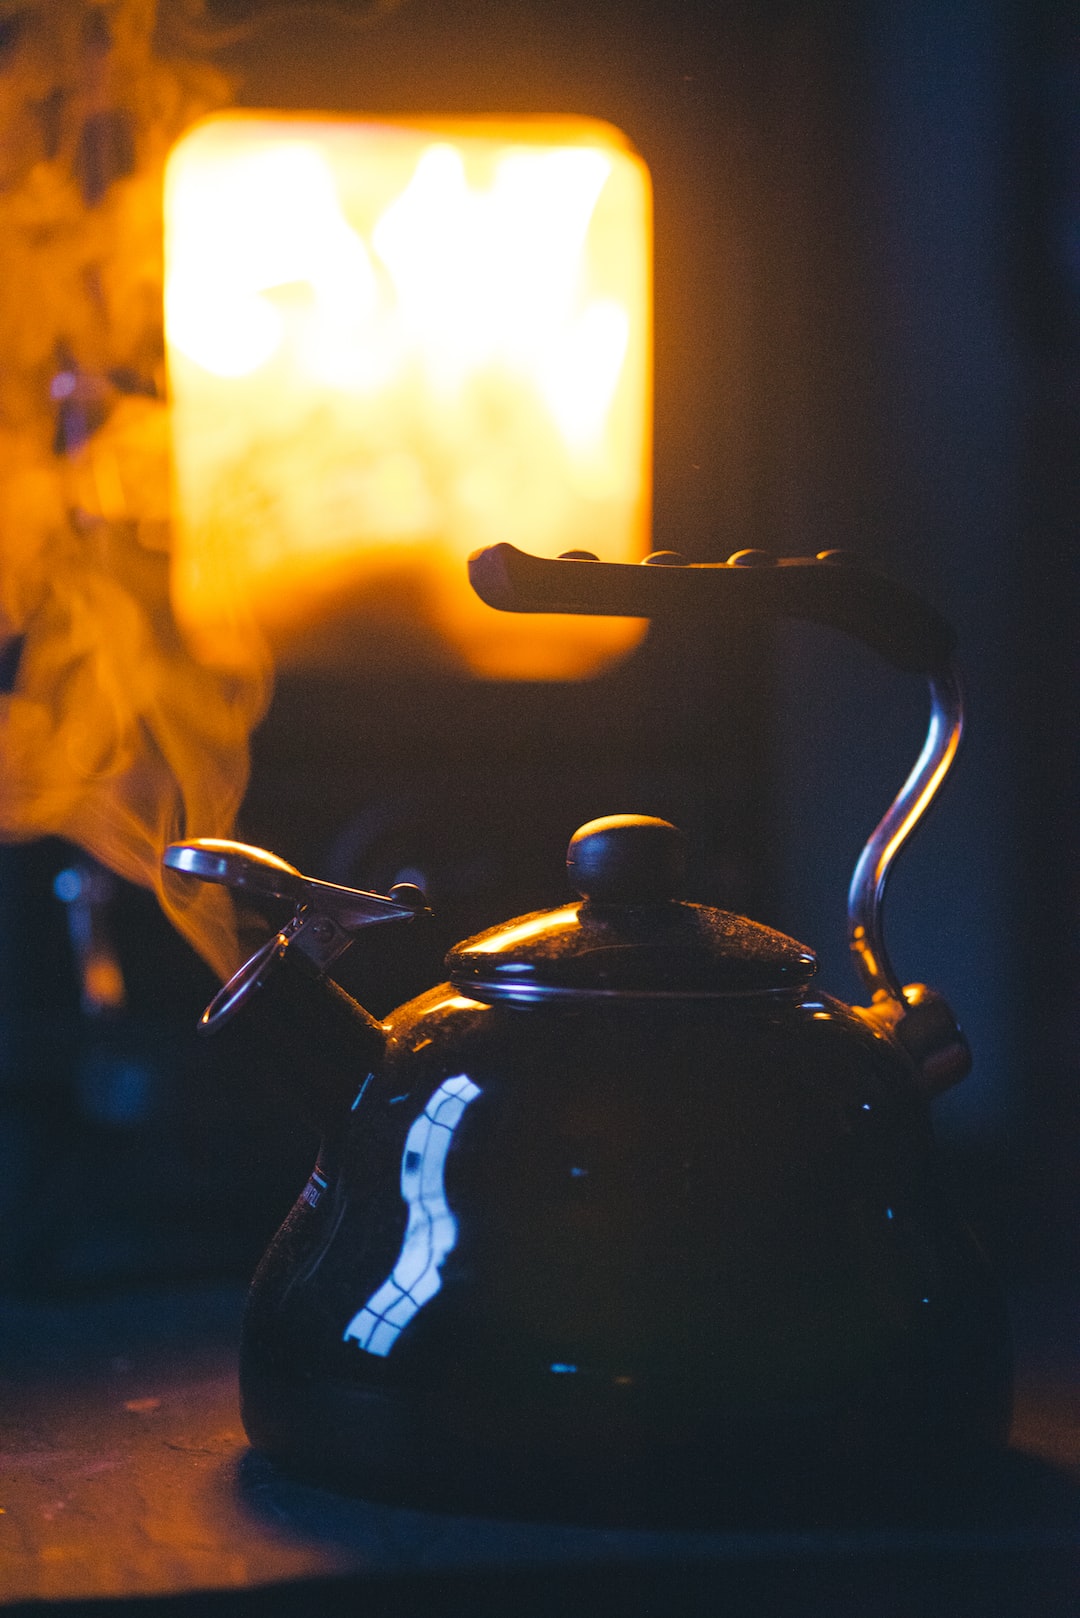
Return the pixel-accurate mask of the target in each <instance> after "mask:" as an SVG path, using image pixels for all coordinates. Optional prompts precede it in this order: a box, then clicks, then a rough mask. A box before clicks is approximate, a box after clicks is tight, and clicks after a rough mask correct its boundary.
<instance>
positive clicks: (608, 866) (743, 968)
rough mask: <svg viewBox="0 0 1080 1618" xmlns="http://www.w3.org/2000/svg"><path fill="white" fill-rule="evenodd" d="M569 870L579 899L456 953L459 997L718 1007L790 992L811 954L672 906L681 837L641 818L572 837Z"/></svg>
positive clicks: (731, 918)
mask: <svg viewBox="0 0 1080 1618" xmlns="http://www.w3.org/2000/svg"><path fill="white" fill-rule="evenodd" d="M566 863H567V869H568V871H569V873H570V877H571V880H572V881H573V883H574V886H575V887H576V888H577V890H578V892H579V893H580V894H581V900H580V901H579V902H577V903H574V904H569V905H564V906H563V907H562V908H561V909H558V910H542V911H535V912H533V913H532V914H530V915H527V916H519V917H517V918H516V919H515V920H513V921H509V922H504V923H503V924H502V925H501V926H498V927H491V928H489V929H488V930H487V931H486V932H483V933H478V934H477V935H476V937H474V938H468V939H466V940H465V941H464V943H461V944H457V945H455V947H454V948H453V949H452V950H451V951H450V953H449V954H448V955H447V957H446V967H447V971H448V973H449V976H450V980H451V982H452V983H453V984H454V986H455V987H456V988H459V989H461V990H462V991H464V992H466V993H468V994H469V995H471V996H472V997H473V998H475V999H479V1000H513V1001H518V1002H526V1001H536V1000H561V999H568V998H574V999H577V998H579V997H596V996H605V997H606V996H609V995H624V996H631V997H634V998H692V999H697V998H715V997H720V996H732V995H748V994H770V993H771V994H776V993H783V992H787V993H791V992H792V991H793V990H796V989H799V988H801V987H802V986H803V985H804V984H805V983H807V982H808V981H809V979H810V978H811V977H812V976H813V974H814V971H815V970H816V967H817V959H816V957H815V955H814V952H813V950H811V949H808V948H807V947H806V945H805V944H799V943H797V942H796V941H795V939H793V938H788V937H787V936H786V935H785V934H784V933H778V932H776V931H774V929H773V928H771V927H765V926H762V924H761V923H760V922H756V921H750V920H748V919H747V918H746V917H745V916H738V915H734V914H732V913H731V912H730V911H727V910H715V909H713V908H711V907H710V906H708V905H699V904H688V903H684V902H681V901H680V900H679V898H678V897H677V895H678V893H679V890H680V889H681V887H682V883H683V880H684V877H685V873H686V843H685V839H684V837H683V834H682V832H680V831H679V830H678V828H677V827H675V826H673V825H671V823H670V822H669V821H666V820H655V819H653V818H652V817H651V816H646V815H608V816H605V817H604V818H603V819H601V820H590V821H589V822H588V824H587V825H585V826H582V827H581V828H580V829H579V830H578V831H576V832H575V833H574V836H573V837H572V838H571V840H570V847H569V849H568V851H567V856H566Z"/></svg>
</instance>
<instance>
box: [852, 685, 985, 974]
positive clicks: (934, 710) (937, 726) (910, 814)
mask: <svg viewBox="0 0 1080 1618" xmlns="http://www.w3.org/2000/svg"><path fill="white" fill-rule="evenodd" d="M929 684H930V725H929V728H928V730H927V733H926V740H925V742H924V743H923V749H922V752H921V753H920V754H919V757H918V759H917V760H916V762H915V767H914V769H913V770H912V771H911V774H910V775H909V776H908V778H907V780H906V781H905V782H904V784H903V786H902V787H901V788H900V791H899V792H898V793H897V795H896V797H895V798H894V800H893V802H892V804H891V805H890V807H889V809H888V811H887V812H886V814H885V815H884V816H883V817H882V819H881V820H880V822H879V823H878V825H877V826H876V827H875V828H874V830H873V832H872V833H871V835H870V838H869V840H868V841H867V844H866V847H865V848H864V849H863V851H862V853H861V855H860V856H859V860H858V863H857V864H856V866H855V870H854V873H853V875H852V878H851V886H850V888H849V889H848V931H849V939H850V943H851V949H852V952H853V954H854V956H855V965H856V967H857V969H858V972H859V976H860V977H861V978H862V981H863V983H864V984H865V985H866V987H867V989H868V990H869V992H870V994H871V996H872V997H873V998H875V999H880V998H882V997H887V998H888V999H889V1000H892V1001H895V1002H897V1003H898V1004H899V1005H901V1006H904V1005H905V1004H906V1000H905V995H904V990H903V988H902V987H901V983H900V979H899V977H898V976H897V974H896V970H895V968H894V967H893V964H892V962H891V961H890V959H889V956H888V952H887V951H886V949H885V942H884V939H883V937H882V925H881V910H882V902H883V900H884V897H885V885H886V883H887V881H888V878H889V872H890V870H891V869H892V865H893V861H894V860H895V859H896V856H897V854H898V853H899V852H900V849H901V848H902V847H903V845H904V843H905V842H906V841H907V839H908V837H909V836H910V835H911V833H912V831H914V829H915V827H916V825H917V824H918V822H919V821H920V820H921V818H922V816H923V815H924V813H925V812H926V810H927V809H928V808H929V806H930V804H931V802H932V801H933V799H934V797H935V796H936V794H937V791H938V788H939V787H940V786H941V783H942V781H944V779H945V777H946V775H947V774H948V772H949V768H950V766H951V764H952V761H953V759H954V758H955V757H956V750H957V748H958V747H959V745H960V737H961V735H962V733H963V727H964V704H963V694H962V692H961V689H960V681H959V678H958V677H957V674H956V672H955V670H954V669H952V668H949V669H947V670H946V671H945V672H944V673H942V674H938V675H933V676H931V678H930V682H929Z"/></svg>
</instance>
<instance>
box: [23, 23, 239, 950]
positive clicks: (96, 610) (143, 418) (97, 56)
mask: <svg viewBox="0 0 1080 1618" xmlns="http://www.w3.org/2000/svg"><path fill="white" fill-rule="evenodd" d="M155 12H156V5H155V0H108V3H105V4H97V5H93V4H89V3H88V0H39V3H38V4H36V5H35V4H32V3H31V4H29V5H27V4H20V5H19V7H18V10H15V9H13V8H12V7H11V6H10V5H9V4H5V3H4V0H0V642H6V643H7V645H8V646H9V649H12V650H13V649H14V648H15V647H16V646H17V645H18V643H19V641H21V650H20V651H19V655H18V664H17V673H16V675H15V679H14V684H13V688H12V689H11V690H10V692H8V693H6V694H3V695H0V762H2V768H0V838H3V839H4V840H7V841H14V840H19V839H25V838H31V837H37V836H40V835H43V834H48V833H52V834H57V835H59V836H62V837H65V838H69V839H70V840H72V841H73V842H76V843H78V844H80V845H81V846H82V847H83V848H85V849H86V850H87V851H88V852H89V853H90V854H92V855H93V856H95V857H96V858H97V859H99V860H101V861H102V862H103V863H104V864H106V865H108V866H109V867H111V869H113V870H114V871H116V872H118V873H119V874H120V875H121V876H123V877H126V878H128V879H130V880H133V881H136V882H139V883H142V884H144V885H146V886H148V887H151V888H153V889H155V890H156V891H157V893H158V895H159V897H160V898H161V900H162V903H163V905H164V906H165V908H166V910H167V912H168V913H169V914H170V916H171V917H172V919H173V920H174V922H175V923H176V925H177V926H178V927H179V928H180V929H181V931H182V932H184V934H185V935H186V936H187V937H188V938H189V939H190V940H191V942H192V943H193V944H194V945H195V947H196V948H197V949H198V950H199V951H200V953H201V954H202V955H203V956H204V958H205V959H206V960H207V961H208V962H210V964H211V965H212V966H213V967H214V968H215V969H216V970H217V971H218V972H219V973H221V974H222V975H225V974H226V973H227V972H229V971H230V970H231V969H232V967H233V966H234V965H235V958H236V944H235V935H234V930H233V920H232V913H231V907H230V905H229V903H228V900H227V896H226V895H225V894H223V893H222V892H221V891H220V890H217V889H207V888H203V887H200V888H198V889H196V890H194V891H192V892H188V891H186V890H184V891H181V890H180V888H179V885H177V889H176V890H175V891H174V890H172V889H170V890H169V891H167V892H166V891H165V890H164V889H163V887H162V877H161V872H160V855H161V850H162V848H163V846H164V845H165V843H167V842H168V841H170V840H172V839H175V838H179V837H189V836H225V835H228V833H229V831H230V829H231V826H232V823H233V819H234V817H235V814H236V810H237V808H238V806H239V803H240V801H241V798H242V796H243V793H244V789H245V786H246V782H247V771H248V736H249V734H250V730H251V728H252V726H253V725H254V724H255V723H256V722H257V720H258V718H259V717H260V715H261V714H262V712H263V711H264V709H265V705H266V702H267V699H268V693H269V669H268V664H267V662H266V659H265V656H264V654H263V652H262V648H261V644H260V642H259V640H258V638H257V636H256V634H255V633H254V631H253V630H251V631H250V632H248V633H247V634H246V636H245V637H244V638H243V641H242V644H243V646H244V649H245V652H244V656H243V658H241V659H240V660H239V661H237V660H236V659H235V658H234V660H233V662H232V663H231V665H230V668H229V669H228V670H227V671H225V670H221V669H218V668H214V667H211V666H209V665H208V664H206V663H205V662H201V661H199V660H198V659H197V658H196V657H195V656H194V655H193V653H192V652H191V650H190V649H189V648H188V647H187V646H186V645H185V643H184V642H183V640H182V638H181V637H180V635H179V633H178V631H177V628H176V625H175V623H174V620H173V615H172V611H171V608H170V604H169V593H168V574H169V553H170V545H171V534H170V522H169V506H170V479H171V473H170V462H169V448H168V420H167V407H166V404H165V401H164V362H163V338H162V329H161V323H162V315H161V284H162V222H161V194H162V172H163V166H164V161H165V157H166V155H167V153H168V150H169V149H170V147H171V145H172V143H173V142H174V140H175V139H176V137H177V135H178V134H179V133H180V132H181V130H182V129H183V128H185V127H186V126H187V125H188V124H189V123H190V122H192V121H193V120H194V119H195V118H197V117H199V116H201V115H202V114H204V113H205V112H207V111H209V110H211V109H212V108H214V107H215V106H219V105H221V104H222V103H223V102H224V101H226V100H227V99H228V87H227V85H226V83H225V81H224V80H223V79H222V77H221V76H220V75H219V74H218V73H217V72H216V71H215V70H213V69H211V68H209V67H207V66H206V65H205V64H202V63H192V62H189V61H179V60H169V61H165V60H162V59H161V58H160V57H159V56H157V55H156V54H155V50H154V26H155ZM16 637H18V641H17V640H16Z"/></svg>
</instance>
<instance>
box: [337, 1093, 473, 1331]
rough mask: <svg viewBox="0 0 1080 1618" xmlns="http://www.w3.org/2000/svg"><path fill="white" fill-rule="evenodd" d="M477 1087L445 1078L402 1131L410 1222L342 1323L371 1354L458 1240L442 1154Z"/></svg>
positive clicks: (403, 1318)
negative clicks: (382, 1275) (389, 1268)
mask: <svg viewBox="0 0 1080 1618" xmlns="http://www.w3.org/2000/svg"><path fill="white" fill-rule="evenodd" d="M479 1094H480V1090H479V1087H478V1086H477V1085H475V1084H473V1082H472V1080H471V1079H470V1078H468V1076H467V1075H466V1074H464V1073H458V1074H457V1075H456V1076H455V1077H454V1078H452V1079H445V1080H444V1081H443V1083H442V1084H440V1085H439V1088H438V1089H437V1090H436V1091H435V1093H434V1095H433V1096H432V1097H431V1100H430V1101H429V1102H428V1104H427V1106H426V1107H425V1108H424V1110H423V1112H422V1113H421V1114H420V1116H419V1118H417V1119H416V1121H415V1122H414V1123H413V1125H412V1127H411V1128H410V1130H409V1133H408V1135H407V1136H406V1137H405V1152H404V1155H403V1156H402V1159H401V1195H402V1197H403V1198H404V1200H405V1202H406V1203H407V1205H408V1209H409V1222H408V1224H407V1226H406V1227H405V1240H404V1242H403V1243H402V1246H401V1253H400V1255H399V1257H398V1261H397V1263H396V1264H395V1265H394V1269H393V1273H392V1274H391V1275H390V1276H389V1277H388V1278H387V1279H386V1280H385V1281H384V1282H383V1284H382V1286H381V1287H379V1288H378V1290H377V1291H375V1292H373V1293H372V1294H371V1297H370V1298H369V1299H368V1300H367V1302H366V1303H365V1304H364V1306H363V1308H361V1309H360V1310H358V1311H357V1313H356V1314H355V1315H354V1316H353V1318H352V1320H350V1322H349V1324H348V1325H347V1326H346V1328H345V1341H346V1342H348V1341H349V1339H350V1338H352V1339H353V1341H354V1342H355V1343H356V1344H357V1345H358V1346H359V1347H360V1348H362V1349H365V1350H366V1351H367V1353H369V1354H378V1355H380V1356H385V1355H387V1354H389V1352H390V1350H391V1349H392V1348H393V1346H394V1344H395V1343H396V1341H397V1339H398V1336H399V1335H400V1333H401V1332H402V1330H403V1329H404V1328H405V1327H406V1326H407V1325H408V1324H409V1321H410V1320H411V1319H412V1318H413V1316H414V1315H415V1314H416V1313H417V1312H418V1311H419V1310H420V1309H422V1308H423V1306H424V1304H425V1303H428V1302H429V1301H430V1300H431V1299H432V1298H433V1297H434V1296H435V1294H436V1293H437V1292H438V1290H439V1287H440V1285H441V1283H440V1280H439V1270H440V1268H441V1267H442V1262H443V1260H444V1259H445V1257H446V1255H447V1254H448V1253H449V1252H451V1251H452V1250H453V1246H454V1243H455V1242H456V1241H457V1220H456V1219H455V1218H454V1216H453V1214H452V1213H451V1212H450V1208H449V1206H448V1204H447V1201H446V1188H445V1186H444V1184H443V1170H444V1168H445V1165H446V1154H447V1152H448V1151H449V1150H450V1142H451V1139H452V1138H453V1134H454V1130H455V1129H456V1128H457V1126H458V1124H459V1123H460V1122H461V1120H462V1117H463V1116H464V1113H465V1109H466V1107H467V1106H468V1105H469V1103H470V1101H475V1100H476V1098H477V1096H478V1095H479Z"/></svg>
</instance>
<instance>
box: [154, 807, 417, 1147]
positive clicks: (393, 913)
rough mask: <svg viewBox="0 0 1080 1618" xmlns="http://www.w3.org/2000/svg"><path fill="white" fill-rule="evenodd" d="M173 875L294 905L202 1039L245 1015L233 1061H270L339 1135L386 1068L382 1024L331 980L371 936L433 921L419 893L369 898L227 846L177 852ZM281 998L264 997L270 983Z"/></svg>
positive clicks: (222, 993)
mask: <svg viewBox="0 0 1080 1618" xmlns="http://www.w3.org/2000/svg"><path fill="white" fill-rule="evenodd" d="M162 863H163V864H164V865H165V867H166V868H167V869H168V870H170V871H176V872H178V873H179V874H180V875H181V876H183V877H186V878H189V879H190V878H194V879H195V880H197V881H200V882H217V883H220V884H222V885H223V886H224V887H228V888H234V889H243V890H244V891H245V892H246V893H248V894H249V895H250V896H251V897H253V898H256V899H259V898H262V899H276V900H280V899H288V900H291V902H292V903H293V905H294V906H295V914H294V915H293V918H292V920H291V921H290V922H289V923H288V924H287V925H286V926H285V927H283V928H282V929H281V931H280V932H278V933H276V934H275V935H274V937H273V938H270V939H268V940H267V942H266V943H265V944H264V945H263V946H262V947H261V949H259V950H257V951H256V952H255V954H254V955H253V956H252V957H251V959H250V960H248V961H246V962H245V963H244V965H243V966H242V967H241V968H240V970H239V971H238V972H236V973H235V974H234V975H233V976H232V977H231V978H230V979H229V981H228V983H226V984H225V986H224V987H223V988H222V989H221V990H219V992H218V993H217V994H216V995H215V996H214V999H213V1000H212V1001H211V1002H210V1004H209V1005H208V1006H207V1008H206V1010H205V1011H204V1012H203V1015H202V1019H201V1021H200V1023H199V1029H200V1032H202V1033H204V1034H216V1033H218V1032H219V1031H220V1030H222V1029H223V1028H228V1034H227V1038H228V1040H229V1042H230V1043H233V1042H235V1040H236V1035H235V1033H234V1031H233V1028H232V1027H231V1025H232V1024H233V1020H234V1019H235V1018H236V1016H237V1013H238V1012H239V1011H240V1010H241V1009H245V1008H246V1009H247V1012H248V1014H247V1016H246V1017H245V1018H244V1019H243V1024H244V1036H243V1042H242V1044H240V1045H239V1046H238V1048H237V1049H236V1050H235V1052H234V1053H233V1054H234V1055H235V1058H236V1059H237V1060H239V1061H241V1062H245V1060H246V1061H247V1062H250V1060H251V1056H252V1054H253V1053H254V1051H255V1050H260V1052H261V1051H262V1048H263V1046H264V1042H265V1058H264V1059H265V1060H266V1062H267V1066H268V1068H269V1070H270V1072H271V1073H272V1074H274V1075H276V1077H277V1080H278V1085H279V1088H282V1089H284V1090H285V1091H286V1092H287V1093H290V1094H291V1095H292V1096H293V1097H294V1098H295V1099H296V1100H298V1101H299V1103H300V1105H301V1107H302V1109H303V1111H304V1112H305V1113H306V1114H307V1116H308V1118H309V1119H310V1121H311V1122H312V1123H314V1124H315V1125H316V1127H317V1128H318V1129H319V1130H320V1132H321V1133H323V1134H326V1133H327V1132H329V1131H331V1130H333V1129H334V1128H336V1127H338V1126H339V1125H340V1123H341V1122H342V1121H343V1119H344V1117H345V1116H346V1115H347V1110H348V1106H349V1104H350V1103H351V1101H352V1099H353V1097H354V1096H355V1095H356V1092H357V1089H358V1088H359V1086H360V1084H361V1083H362V1082H363V1081H364V1079H365V1078H366V1076H367V1075H368V1074H369V1073H372V1072H374V1071H375V1070H376V1069H377V1068H378V1067H379V1066H380V1065H381V1063H382V1057H383V1046H384V1037H385V1036H384V1031H383V1028H382V1025H381V1023H378V1022H376V1021H375V1019H374V1017H372V1016H369V1014H368V1013H367V1012H366V1011H365V1010H364V1008H363V1007H362V1006H360V1005H358V1004H357V1003H356V1001H355V1000H353V999H352V998H351V996H349V995H347V994H346V993H345V991H344V989H341V988H339V987H338V985H337V984H336V983H334V982H333V981H332V979H330V978H328V977H326V976H325V975H324V974H325V972H326V970H327V968H328V967H329V966H330V965H331V963H332V962H333V961H335V960H336V959H337V957H338V956H339V955H341V954H342V953H343V952H344V951H345V950H347V949H348V947H349V945H350V944H351V943H352V941H353V939H354V938H355V936H356V934H357V933H358V932H359V931H360V930H361V928H363V927H370V926H374V925H377V924H380V923H381V924H385V923H387V922H393V921H410V920H412V919H413V918H414V917H415V916H417V915H420V914H426V913H427V909H426V902H425V899H424V895H423V894H422V893H421V891H420V889H419V888H416V887H413V886H412V884H411V883H399V884H398V886H397V887H395V888H393V889H391V891H390V893H389V895H383V894H378V893H366V892H363V891H362V890H360V889H358V888H346V887H341V886H338V885H336V884H334V883H332V882H322V881H320V880H318V879H317V878H315V877H308V876H304V875H302V874H301V872H299V871H298V870H296V868H295V867H294V866H292V865H289V864H288V863H287V862H286V861H285V860H283V859H280V858H279V857H278V856H277V855H276V854H271V853H269V852H268V851H267V850H266V849H263V848H252V847H250V846H249V845H248V844H246V843H234V842H228V841H226V840H224V839H220V838H211V837H200V838H195V839H193V840H192V841H190V842H186V843H170V844H169V846H168V848H166V850H165V853H164V855H163V856H162ZM271 978H272V979H273V989H272V991H271V992H270V993H265V992H261V991H263V990H264V989H265V986H266V985H267V983H268V982H269V980H270V979H271Z"/></svg>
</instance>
